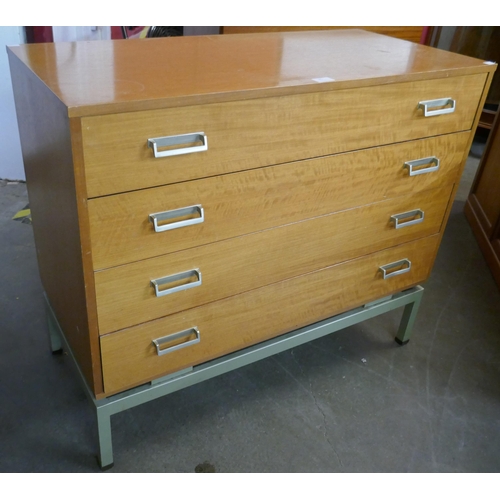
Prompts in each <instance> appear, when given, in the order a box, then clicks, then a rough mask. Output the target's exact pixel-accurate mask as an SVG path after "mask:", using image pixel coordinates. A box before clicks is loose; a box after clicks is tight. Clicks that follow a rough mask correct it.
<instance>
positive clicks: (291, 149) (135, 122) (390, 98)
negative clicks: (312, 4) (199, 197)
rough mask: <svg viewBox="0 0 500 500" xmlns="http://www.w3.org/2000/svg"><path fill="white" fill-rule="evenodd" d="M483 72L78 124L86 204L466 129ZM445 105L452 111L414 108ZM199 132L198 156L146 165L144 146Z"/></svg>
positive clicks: (152, 160) (147, 153)
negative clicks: (426, 112) (203, 146)
mask: <svg viewBox="0 0 500 500" xmlns="http://www.w3.org/2000/svg"><path fill="white" fill-rule="evenodd" d="M485 80H486V75H485V74H478V75H468V76H464V77H454V78H443V79H439V80H431V81H423V82H409V83H401V84H394V85H381V86H378V87H369V88H362V89H349V90H339V91H335V92H319V93H314V94H302V95H291V96H285V97H272V98H266V99H253V100H247V101H239V102H231V103H222V104H208V105H202V106H192V107H184V108H174V109H167V110H158V111H148V112H136V113H125V114H118V115H109V116H96V117H86V118H84V119H83V120H82V134H83V144H84V150H85V169H86V175H87V191H88V196H89V198H93V197H97V196H102V195H109V194H113V193H120V192H125V191H132V190H136V189H141V188H146V187H152V186H159V185H163V184H171V183H175V182H181V181H186V180H190V179H197V178H202V177H209V176H214V175H220V174H225V173H229V172H237V171H241V170H245V169H251V168H257V167H262V166H269V165H275V164H278V163H285V162H289V161H294V160H299V159H303V158H311V157H317V156H326V155H330V154H336V153H340V152H345V151H353V150H356V149H361V148H368V147H373V146H379V145H384V144H391V143H394V142H402V141H408V140H413V139H420V138H423V137H431V136H434V135H439V134H447V133H453V132H458V131H463V130H470V128H471V127H472V123H473V121H474V117H475V114H476V111H477V102H478V100H479V98H480V96H481V93H482V91H483V87H484V82H485ZM443 97H453V98H454V99H456V102H457V107H456V111H455V112H453V113H448V114H442V115H439V116H431V117H424V116H423V112H422V110H419V109H418V103H419V102H420V101H423V100H429V99H438V98H443ZM195 132H204V133H205V134H206V135H207V138H208V150H207V151H203V152H197V153H192V154H183V155H180V156H170V157H162V158H155V157H154V155H153V152H152V150H151V149H150V148H149V147H148V139H150V138H158V137H163V136H172V135H179V134H190V133H195Z"/></svg>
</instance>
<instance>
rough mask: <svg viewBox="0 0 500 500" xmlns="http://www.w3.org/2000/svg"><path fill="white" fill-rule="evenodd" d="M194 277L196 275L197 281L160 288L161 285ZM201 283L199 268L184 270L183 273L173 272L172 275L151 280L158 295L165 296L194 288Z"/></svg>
mask: <svg viewBox="0 0 500 500" xmlns="http://www.w3.org/2000/svg"><path fill="white" fill-rule="evenodd" d="M192 277H195V278H196V281H190V282H189V283H184V284H181V285H177V286H173V287H172V288H166V289H164V290H160V286H164V285H169V284H171V283H175V282H176V281H182V280H187V279H189V278H192ZM200 285H201V273H200V270H199V269H191V270H190V271H184V272H182V273H177V274H172V275H171V276H165V277H163V278H157V279H154V280H151V286H153V287H154V289H155V294H156V296H157V297H163V296H164V295H170V294H171V293H175V292H181V291H182V290H187V289H189V288H194V287H195V286H200Z"/></svg>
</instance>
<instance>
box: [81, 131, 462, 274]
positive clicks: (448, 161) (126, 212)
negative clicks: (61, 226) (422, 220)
mask: <svg viewBox="0 0 500 500" xmlns="http://www.w3.org/2000/svg"><path fill="white" fill-rule="evenodd" d="M468 139H469V132H460V133H458V134H450V135H446V136H438V137H433V138H430V139H425V140H421V141H415V142H405V143H402V144H397V145H391V146H385V147H381V148H373V149H368V150H364V151H356V152H354V153H348V154H341V155H336V156H329V157H324V158H317V159H313V160H305V161H300V162H294V163H289V164H285V165H278V166H275V167H268V168H265V169H255V170H249V171H246V172H239V173H235V174H228V175H225V176H216V177H211V178H208V179H200V180H196V181H190V182H183V183H179V184H173V185H169V186H163V187H159V188H154V189H148V190H140V191H134V192H132V193H125V194H120V195H114V196H104V197H102V198H94V199H92V200H89V214H90V229H91V236H92V238H91V239H92V256H93V261H94V266H95V269H96V270H97V269H105V268H108V267H112V266H116V265H120V264H126V263H129V262H134V261H136V260H141V259H145V258H149V257H155V256H158V255H163V254H166V253H170V252H175V251H178V250H182V249H185V248H191V247H194V246H198V245H205V244H207V243H213V242H215V241H220V240H223V239H227V238H232V237H234V236H238V235H241V234H245V233H251V232H255V231H259V230H263V229H269V228H271V227H276V226H280V225H283V224H289V223H291V222H298V221H300V220H304V219H308V218H312V217H316V216H319V215H325V214H328V213H333V212H336V211H339V210H345V209H347V208H352V207H355V206H361V205H365V204H369V203H373V202H377V201H380V200H385V199H389V198H394V197H397V196H402V195H404V194H408V193H412V192H413V193H415V192H418V191H424V190H427V189H432V188H436V187H438V186H445V185H451V184H453V183H454V182H456V181H457V180H458V175H459V171H460V169H461V167H462V160H463V157H464V155H465V153H466V144H467V142H468ZM431 156H436V157H437V158H439V160H440V168H439V170H438V171H435V172H431V173H427V174H422V175H416V176H413V177H410V176H409V175H408V170H407V169H405V168H403V164H404V162H405V161H408V160H415V159H418V158H427V157H431ZM374 179H376V182H374V181H373V180H374ZM270 186H271V187H270ZM196 204H201V205H202V207H203V209H204V212H205V221H204V222H203V223H202V224H196V225H192V226H187V227H183V228H179V229H175V230H171V231H164V232H159V233H156V232H155V231H154V229H153V226H152V223H151V222H150V221H149V218H148V215H149V214H151V213H157V212H163V211H165V210H174V209H177V208H181V207H186V206H191V205H196Z"/></svg>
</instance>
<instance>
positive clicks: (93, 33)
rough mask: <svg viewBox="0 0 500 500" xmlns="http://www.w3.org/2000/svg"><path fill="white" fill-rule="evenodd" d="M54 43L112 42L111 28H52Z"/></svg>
mask: <svg viewBox="0 0 500 500" xmlns="http://www.w3.org/2000/svg"><path fill="white" fill-rule="evenodd" d="M52 35H53V37H54V42H78V41H82V40H86V41H89V40H110V39H111V27H110V26H52Z"/></svg>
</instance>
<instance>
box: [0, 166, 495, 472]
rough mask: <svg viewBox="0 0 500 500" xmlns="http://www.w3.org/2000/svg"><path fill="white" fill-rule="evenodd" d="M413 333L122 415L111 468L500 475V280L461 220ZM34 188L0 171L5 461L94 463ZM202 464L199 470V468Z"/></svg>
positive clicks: (296, 361)
mask: <svg viewBox="0 0 500 500" xmlns="http://www.w3.org/2000/svg"><path fill="white" fill-rule="evenodd" d="M476 167H477V160H475V159H474V158H471V160H470V161H469V167H468V168H467V169H466V172H465V174H464V177H463V183H462V186H461V188H460V191H459V196H458V198H457V201H456V202H455V204H454V207H453V212H452V214H451V217H450V220H449V223H448V226H447V229H446V232H445V236H444V239H443V242H442V246H441V248H440V251H439V255H438V258H437V261H436V264H435V267H434V271H433V273H432V276H431V278H430V279H429V280H428V282H427V283H426V284H425V289H426V291H425V294H424V298H423V301H422V305H421V309H420V314H419V316H418V319H417V322H416V325H415V328H414V336H413V338H412V340H411V341H410V343H409V344H408V345H407V346H404V347H399V346H397V344H396V343H395V342H394V340H393V337H394V335H395V332H396V329H397V325H398V321H399V318H400V315H401V312H400V311H394V312H393V313H387V314H385V315H383V316H380V317H378V318H375V319H373V320H369V321H366V322H364V323H362V324H359V325H357V326H354V327H351V328H348V329H346V330H343V331H341V332H339V333H337V334H333V335H331V336H329V337H326V338H323V339H320V340H317V341H315V342H312V343H310V344H307V345H304V346H302V347H300V348H296V349H293V350H292V351H289V352H284V353H282V354H280V355H277V356H274V357H272V358H268V359H267V360H264V361H261V362H259V363H256V364H254V365H251V366H247V367H245V368H241V369H239V370H237V371H234V372H232V373H229V374H226V375H223V376H220V377H218V378H215V379H212V380H210V381H207V382H204V383H202V384H199V385H197V386H194V387H191V388H188V389H185V390H183V391H180V392H177V393H174V394H171V395H169V396H166V397H164V398H163V399H160V400H156V401H153V402H150V403H148V404H146V405H143V406H141V407H137V408H134V409H132V410H128V411H126V412H124V413H121V414H119V415H116V416H114V417H112V428H113V444H114V458H115V465H114V467H113V468H112V469H110V470H109V471H108V472H106V473H113V472H194V471H195V469H196V468H197V466H200V464H205V465H204V468H203V467H202V469H203V470H206V471H213V470H215V471H216V472H219V473H224V472H499V471H500V292H499V290H498V288H497V287H496V285H495V283H494V281H493V279H492V277H491V275H490V273H489V270H488V268H487V267H486V264H485V262H484V260H483V257H482V255H481V253H480V251H479V248H478V246H477V243H476V241H475V239H474V238H473V236H472V233H471V230H470V228H469V226H468V224H467V222H466V220H465V218H464V215H463V207H464V200H465V197H466V196H467V193H468V190H469V187H470V183H471V182H472V178H473V175H474V170H475V168H476ZM27 201H28V200H27V195H26V189H25V185H24V184H19V183H18V184H8V183H6V182H5V181H0V346H1V347H0V472H100V471H99V469H98V468H97V464H96V460H95V454H96V443H95V430H96V429H95V422H94V417H93V414H92V412H91V408H90V406H89V404H88V402H87V400H86V398H85V396H84V394H83V392H82V391H81V389H80V387H79V385H78V382H77V380H76V378H75V376H74V374H73V372H72V370H71V368H70V365H69V363H68V359H65V356H64V355H59V356H57V355H52V354H51V353H50V352H49V348H48V339H47V332H46V324H45V317H44V311H43V302H42V288H41V284H40V280H39V278H38V271H37V264H36V257H35V248H34V243H33V235H32V227H31V226H30V225H29V224H23V223H20V222H17V221H12V220H11V219H12V216H13V215H14V214H15V213H16V212H17V211H18V210H20V209H22V208H23V207H24V206H25V205H26V203H27ZM197 470H199V469H197Z"/></svg>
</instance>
